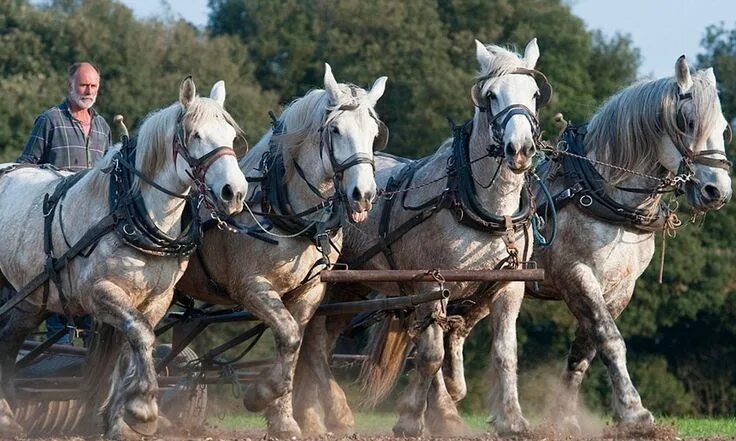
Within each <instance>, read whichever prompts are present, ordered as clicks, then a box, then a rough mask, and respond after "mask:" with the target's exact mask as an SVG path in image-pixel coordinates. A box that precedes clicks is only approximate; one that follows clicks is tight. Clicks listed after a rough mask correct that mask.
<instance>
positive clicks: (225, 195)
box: [220, 184, 235, 202]
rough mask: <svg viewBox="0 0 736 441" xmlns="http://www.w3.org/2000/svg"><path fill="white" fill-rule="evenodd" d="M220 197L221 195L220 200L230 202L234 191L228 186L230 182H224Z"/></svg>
mask: <svg viewBox="0 0 736 441" xmlns="http://www.w3.org/2000/svg"><path fill="white" fill-rule="evenodd" d="M220 197H222V200H223V201H226V202H230V201H232V200H233V198H234V197H235V193H233V188H232V187H230V184H225V185H224V186H223V187H222V191H221V192H220Z"/></svg>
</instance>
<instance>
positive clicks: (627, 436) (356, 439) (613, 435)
mask: <svg viewBox="0 0 736 441" xmlns="http://www.w3.org/2000/svg"><path fill="white" fill-rule="evenodd" d="M294 439H295V438H292V440H294ZM300 439H301V440H304V441H342V440H350V441H396V440H399V439H401V440H417V441H418V440H429V439H434V440H441V439H443V438H432V437H421V438H396V437H394V436H391V435H389V434H381V433H373V434H353V435H347V436H336V435H329V434H328V435H323V436H319V437H305V438H300ZM447 439H452V440H457V441H481V440H484V441H495V440H499V441H500V440H504V441H509V440H512V441H527V440H529V441H553V440H566V441H588V440H596V441H608V440H616V441H629V440H649V441H680V440H682V438H679V437H677V433H676V431H675V429H674V428H673V427H671V426H663V425H656V426H653V427H633V428H627V429H620V428H607V429H606V430H604V433H603V435H602V436H599V437H594V438H574V437H569V436H562V435H559V434H556V433H554V432H552V431H545V430H544V429H536V430H535V431H533V432H531V433H529V434H527V435H526V436H517V437H506V438H503V437H498V436H496V435H493V434H490V433H486V434H478V435H472V436H463V437H454V438H447ZM699 439H708V440H714V441H721V440H727V439H730V438H722V437H712V438H699ZM31 440H32V441H92V440H101V438H100V437H99V436H94V437H64V438H18V439H17V440H16V441H31ZM141 440H146V441H180V440H182V441H183V440H192V441H217V440H232V441H236V440H237V441H276V440H275V439H273V438H269V437H268V436H267V435H266V434H265V433H264V432H263V431H254V430H237V431H236V430H221V429H218V428H216V427H212V428H207V429H205V430H204V432H203V433H202V434H198V435H189V436H187V435H171V436H166V437H158V436H156V437H151V438H141ZM289 441H291V440H289Z"/></svg>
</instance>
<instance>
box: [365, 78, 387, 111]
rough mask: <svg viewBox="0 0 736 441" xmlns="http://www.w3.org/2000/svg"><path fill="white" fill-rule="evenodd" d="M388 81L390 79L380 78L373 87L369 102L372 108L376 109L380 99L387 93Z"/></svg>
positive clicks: (369, 93) (369, 94)
mask: <svg viewBox="0 0 736 441" xmlns="http://www.w3.org/2000/svg"><path fill="white" fill-rule="evenodd" d="M386 80H388V77H379V78H378V79H377V80H376V81H375V82H374V83H373V86H371V90H370V91H369V92H368V101H369V102H370V104H371V107H375V106H376V103H377V102H378V100H379V98H381V97H382V96H383V92H384V91H386Z"/></svg>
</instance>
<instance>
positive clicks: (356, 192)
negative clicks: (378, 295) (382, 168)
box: [320, 64, 388, 222]
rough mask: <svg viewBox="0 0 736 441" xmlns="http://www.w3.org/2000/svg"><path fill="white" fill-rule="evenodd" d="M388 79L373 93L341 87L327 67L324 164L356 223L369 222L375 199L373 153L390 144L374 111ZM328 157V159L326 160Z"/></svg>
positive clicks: (381, 80) (380, 81) (378, 82)
mask: <svg viewBox="0 0 736 441" xmlns="http://www.w3.org/2000/svg"><path fill="white" fill-rule="evenodd" d="M386 79H387V78H386V77H379V78H378V79H376V81H375V82H374V83H373V86H372V87H371V89H370V90H368V91H366V90H364V89H362V88H360V87H357V86H355V85H352V84H338V82H337V81H336V80H335V77H334V76H333V74H332V69H331V68H330V65H329V64H325V76H324V86H325V92H326V93H327V95H328V97H329V98H328V105H327V107H326V118H325V122H324V125H323V127H322V146H321V150H320V152H321V154H322V152H323V151H326V153H327V155H323V156H322V159H323V164H324V165H325V167H326V169H327V171H328V174H330V175H334V176H335V185H336V186H338V187H339V188H336V191H339V192H341V193H342V194H344V195H345V197H346V198H347V200H348V206H349V208H350V217H351V219H352V220H353V221H354V222H362V221H364V220H365V219H366V217H367V213H368V211H369V210H370V209H371V207H372V203H373V198H374V197H375V195H376V181H375V177H374V173H373V171H374V170H373V169H374V163H373V151H374V150H381V149H383V148H384V147H385V146H386V144H387V142H388V129H387V127H386V125H385V124H384V123H383V122H381V120H380V119H378V116H377V114H376V112H375V110H374V107H375V105H376V103H377V102H378V99H379V98H381V96H382V95H383V92H384V89H385V86H386ZM325 156H326V157H325Z"/></svg>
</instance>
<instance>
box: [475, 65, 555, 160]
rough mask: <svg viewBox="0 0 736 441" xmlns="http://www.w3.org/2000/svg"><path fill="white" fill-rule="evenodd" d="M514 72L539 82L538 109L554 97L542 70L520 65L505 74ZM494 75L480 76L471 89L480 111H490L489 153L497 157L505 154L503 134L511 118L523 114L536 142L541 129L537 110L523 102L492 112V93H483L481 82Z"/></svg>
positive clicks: (537, 142)
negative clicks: (490, 143) (491, 138)
mask: <svg viewBox="0 0 736 441" xmlns="http://www.w3.org/2000/svg"><path fill="white" fill-rule="evenodd" d="M514 74H516V75H527V76H530V77H532V78H533V79H534V80H535V82H536V83H537V87H538V88H539V92H538V94H537V96H536V99H535V101H536V102H535V104H536V108H537V111H539V109H540V108H541V107H543V106H545V105H546V104H547V103H548V102H549V100H550V98H551V97H552V86H551V85H550V84H549V81H548V80H547V77H546V76H545V75H544V74H543V73H542V72H539V71H538V70H535V69H526V68H523V67H519V68H517V69H515V70H513V71H511V72H508V73H506V74H504V75H514ZM494 77H496V75H495V74H494V73H490V74H488V75H484V76H482V77H480V78H478V79H477V80H476V84H475V85H474V86H473V88H472V90H471V97H472V99H473V102H474V104H475V106H476V107H477V108H478V110H479V111H480V112H487V113H488V124H489V125H490V127H491V133H492V136H493V144H494V145H493V146H489V155H490V156H496V157H500V156H503V135H504V132H505V131H506V125H508V123H509V121H510V120H511V118H512V117H514V116H516V115H521V116H523V117H525V118H526V119H527V120H528V121H529V125H530V126H531V128H532V137H533V139H534V143H535V144H539V138H540V135H541V129H540V125H539V119H538V118H537V115H536V112H533V111H532V110H531V109H529V108H528V107H526V106H525V105H523V104H511V105H509V106H507V107H505V108H504V109H502V110H501V111H500V112H498V113H496V114H493V113H492V110H491V109H492V107H491V94H490V93H487V94H482V92H481V91H482V87H481V84H482V83H483V82H484V81H486V80H488V79H490V78H494Z"/></svg>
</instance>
